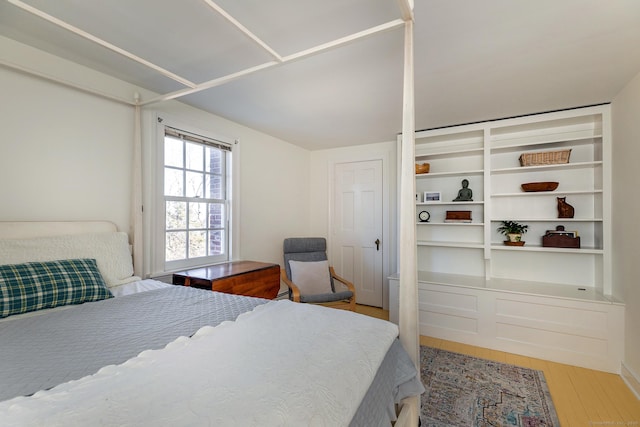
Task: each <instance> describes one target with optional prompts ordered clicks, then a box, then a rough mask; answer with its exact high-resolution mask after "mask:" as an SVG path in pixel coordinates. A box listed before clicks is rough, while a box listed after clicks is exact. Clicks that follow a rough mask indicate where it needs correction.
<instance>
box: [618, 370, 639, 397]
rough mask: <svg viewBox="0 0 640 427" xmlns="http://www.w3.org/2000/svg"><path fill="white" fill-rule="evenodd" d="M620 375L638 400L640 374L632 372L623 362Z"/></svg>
mask: <svg viewBox="0 0 640 427" xmlns="http://www.w3.org/2000/svg"><path fill="white" fill-rule="evenodd" d="M620 376H621V377H622V380H623V381H624V382H625V384H627V386H628V387H629V389H630V390H631V391H632V392H633V394H635V395H636V397H637V398H638V399H639V400H640V376H639V375H638V374H636V373H635V372H633V370H632V369H631V368H630V367H629V366H627V365H626V364H625V363H624V362H622V363H621V369H620Z"/></svg>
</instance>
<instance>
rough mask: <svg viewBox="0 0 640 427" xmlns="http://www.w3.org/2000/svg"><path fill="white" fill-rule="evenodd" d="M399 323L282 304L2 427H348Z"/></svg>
mask: <svg viewBox="0 0 640 427" xmlns="http://www.w3.org/2000/svg"><path fill="white" fill-rule="evenodd" d="M397 334H398V329H397V327H396V325H394V324H392V323H389V322H385V321H383V320H378V319H374V318H370V317H366V316H362V315H358V314H355V313H351V312H347V311H342V310H335V309H327V308H324V307H318V306H313V305H308V304H297V303H292V302H290V301H288V300H283V301H272V302H269V303H267V304H264V305H261V306H258V307H257V308H256V309H254V310H253V311H252V312H249V313H245V314H242V315H240V316H239V317H238V319H237V320H236V321H235V322H225V323H222V324H221V325H219V326H217V327H215V328H212V327H205V328H202V329H201V330H200V331H198V332H197V333H196V334H195V335H194V336H193V337H192V338H185V337H183V338H179V339H177V340H176V341H174V342H172V343H171V344H169V345H167V347H166V348H164V349H162V350H155V351H145V352H142V353H141V354H140V355H139V356H138V357H135V358H133V359H130V360H129V361H127V362H125V363H124V364H122V365H118V366H108V367H105V368H103V369H101V370H100V371H98V372H97V373H96V374H95V375H91V376H88V377H85V378H82V379H80V380H78V381H73V382H69V383H65V384H62V385H59V386H57V387H54V388H53V389H51V390H49V391H41V392H38V393H36V394H35V395H33V396H32V397H19V398H15V399H12V400H8V401H5V402H0V420H2V425H7V426H9V425H10V426H31V425H47V426H88V425H92V426H93V425H109V426H116V425H117V426H142V425H144V426H147V425H148V426H177V425H180V426H207V425H209V426H258V425H259V426H302V425H304V426H342V425H348V424H349V421H350V420H351V418H352V417H353V415H354V414H355V412H356V410H357V409H358V406H359V404H360V402H361V400H362V398H363V397H364V395H365V393H366V391H367V389H368V387H369V385H370V384H371V382H372V381H373V378H374V376H375V374H376V371H377V368H378V366H379V365H380V363H381V361H382V360H383V358H384V356H385V354H386V352H387V350H388V349H389V347H390V346H391V344H392V342H393V340H394V339H395V338H396V336H397Z"/></svg>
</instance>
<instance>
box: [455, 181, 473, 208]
mask: <svg viewBox="0 0 640 427" xmlns="http://www.w3.org/2000/svg"><path fill="white" fill-rule="evenodd" d="M453 201H454V202H472V201H473V191H471V189H470V188H469V180H468V179H463V180H462V188H461V189H460V190H459V191H458V197H456V198H455V199H453Z"/></svg>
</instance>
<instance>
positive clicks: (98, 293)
mask: <svg viewBox="0 0 640 427" xmlns="http://www.w3.org/2000/svg"><path fill="white" fill-rule="evenodd" d="M111 297H113V295H112V294H111V292H110V291H109V289H107V287H106V284H105V282H104V280H103V279H102V275H101V274H100V271H99V270H98V265H97V263H96V260H95V259H69V260H60V261H48V262H27V263H24V264H9V265H0V317H7V316H10V315H12V314H20V313H26V312H28V311H35V310H41V309H43V308H52V307H57V306H59V305H69V304H82V303H83V302H88V301H98V300H102V299H106V298H111Z"/></svg>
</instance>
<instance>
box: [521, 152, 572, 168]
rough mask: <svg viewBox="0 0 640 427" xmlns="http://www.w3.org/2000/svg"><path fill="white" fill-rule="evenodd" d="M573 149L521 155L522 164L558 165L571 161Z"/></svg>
mask: <svg viewBox="0 0 640 427" xmlns="http://www.w3.org/2000/svg"><path fill="white" fill-rule="evenodd" d="M570 155H571V150H570V149H569V150H558V151H541V152H537V153H523V154H521V155H520V166H540V165H557V164H562V163H569V156H570Z"/></svg>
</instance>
